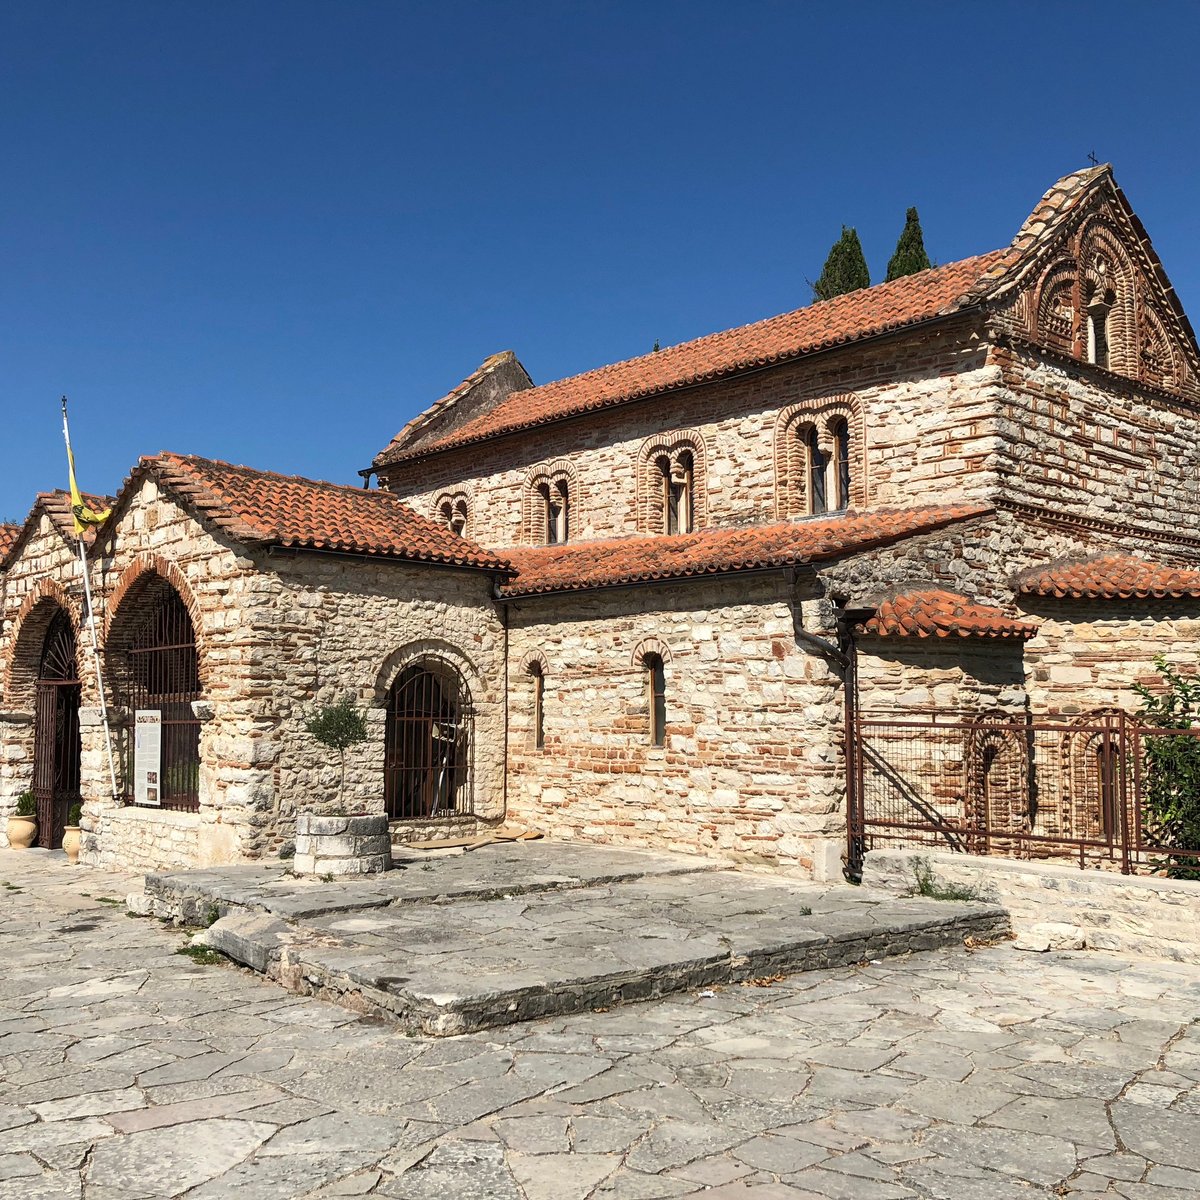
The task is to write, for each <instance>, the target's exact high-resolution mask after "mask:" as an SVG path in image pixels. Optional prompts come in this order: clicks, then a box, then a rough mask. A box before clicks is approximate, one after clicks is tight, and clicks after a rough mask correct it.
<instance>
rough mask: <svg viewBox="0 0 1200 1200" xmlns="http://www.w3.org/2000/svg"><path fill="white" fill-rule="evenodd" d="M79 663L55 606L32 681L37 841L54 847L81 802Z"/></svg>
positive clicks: (69, 627)
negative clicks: (35, 674)
mask: <svg viewBox="0 0 1200 1200" xmlns="http://www.w3.org/2000/svg"><path fill="white" fill-rule="evenodd" d="M79 694H80V692H79V665H78V663H77V661H76V657H75V630H74V628H73V627H72V625H71V619H70V617H68V616H67V614H66V613H65V612H64V611H63V610H62V609H61V608H59V609H57V611H56V612H55V614H54V616H53V617H52V618H51V619H50V625H49V627H48V628H47V630H46V636H45V638H44V639H43V641H42V654H41V659H40V662H39V664H38V675H37V679H36V680H35V682H34V713H35V716H34V731H33V794H34V796H35V797H36V799H37V822H38V845H39V846H43V847H45V849H47V850H56V849H57V848H58V847H59V846H61V845H62V839H63V829H64V828H65V827H66V824H67V814H68V811H69V810H70V808H71V805H73V804H78V803H79V755H80V745H79Z"/></svg>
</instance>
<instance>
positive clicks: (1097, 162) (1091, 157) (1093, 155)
mask: <svg viewBox="0 0 1200 1200" xmlns="http://www.w3.org/2000/svg"><path fill="white" fill-rule="evenodd" d="M1088 162H1090V163H1091V164H1092V166H1093V167H1098V166H1099V165H1100V160H1099V159H1098V158H1097V157H1096V152H1095V150H1092V151H1091V152H1090V153H1089V154H1088Z"/></svg>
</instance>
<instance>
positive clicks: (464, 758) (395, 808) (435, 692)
mask: <svg viewBox="0 0 1200 1200" xmlns="http://www.w3.org/2000/svg"><path fill="white" fill-rule="evenodd" d="M384 740H385V760H384V798H385V803H386V805H387V813H388V818H389V819H390V820H393V821H420V820H433V819H437V818H444V817H453V816H457V815H461V814H464V813H469V812H470V811H471V796H470V754H471V715H470V707H469V704H468V698H467V694H466V688H465V687H464V685H463V683H462V680H461V679H460V678H459V676H458V672H457V671H455V670H454V669H453V668H452V667H450V666H449V665H448V664H446V663H442V662H437V661H433V660H424V661H422V662H418V663H414V664H412V665H411V666H409V667H407V668H405V669H404V670H403V671H401V672H400V674H399V675H398V676H397V677H396V680H395V682H394V683H393V684H392V686H391V689H390V691H389V692H388V701H387V720H386V728H385V735H384Z"/></svg>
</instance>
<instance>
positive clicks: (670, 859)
mask: <svg viewBox="0 0 1200 1200" xmlns="http://www.w3.org/2000/svg"><path fill="white" fill-rule="evenodd" d="M719 868H720V864H719V863H714V862H711V861H709V860H705V859H700V858H695V857H691V856H688V855H683V854H657V853H651V852H649V851H641V850H617V849H610V848H608V847H603V846H588V845H581V844H576V843H572V842H551V841H548V840H547V841H537V842H499V843H495V844H492V845H488V846H485V847H483V848H482V849H479V850H474V851H472V852H471V853H469V854H462V855H457V856H454V857H440V856H439V857H438V858H437V859H435V860H426V861H421V862H398V863H396V864H395V867H394V869H393V870H391V871H387V872H384V873H383V874H381V875H377V876H372V877H370V878H365V879H351V880H337V881H332V882H328V883H326V882H323V881H321V880H319V879H298V878H296V877H295V876H294V875H293V874H292V873H291V872H290V870H289V868H288V865H287V864H286V863H283V862H281V863H272V864H269V865H260V864H257V863H246V864H236V865H233V866H226V867H219V868H214V869H211V870H203V871H175V872H159V873H151V874H149V875H147V876H146V884H145V892H146V895H147V896H149V897H150V898H151V901H152V904H151V907H152V910H153V912H154V914H155V915H156V916H160V917H170V918H172V919H174V920H177V921H180V922H182V923H184V924H204V923H207V921H205V920H204V919H203V918H204V917H205V916H206V914H208V913H209V912H210V910H211V908H212V907H213V906H214V905H215V906H216V907H217V908H218V909H219V910H220V911H221V912H222V913H224V912H225V910H226V909H228V908H230V907H239V908H248V909H253V910H256V911H260V912H269V913H273V914H274V915H276V916H279V917H283V918H285V919H288V920H295V919H298V918H301V917H309V916H317V915H320V914H323V913H329V912H336V911H345V912H353V911H357V910H360V909H368V908H385V907H387V906H388V905H393V904H401V905H411V904H426V903H440V902H444V901H447V900H454V899H459V898H464V897H475V898H478V899H487V898H489V897H494V896H504V895H517V894H523V893H526V892H539V891H550V890H554V889H560V888H577V887H584V886H587V885H588V884H596V883H614V882H618V881H620V880H626V879H641V878H645V877H655V876H660V875H694V874H701V873H704V872H709V871H715V870H719Z"/></svg>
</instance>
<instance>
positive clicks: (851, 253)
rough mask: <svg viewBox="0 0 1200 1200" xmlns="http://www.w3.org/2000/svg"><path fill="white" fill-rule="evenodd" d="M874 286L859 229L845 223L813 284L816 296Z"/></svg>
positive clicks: (843, 292) (855, 290)
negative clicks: (859, 238)
mask: <svg viewBox="0 0 1200 1200" xmlns="http://www.w3.org/2000/svg"><path fill="white" fill-rule="evenodd" d="M870 286H871V273H870V272H869V271H868V270H867V260H866V258H865V256H864V255H863V249H862V243H861V242H860V241H859V240H858V231H857V230H856V229H847V228H846V226H845V225H843V226H842V236H841V237H840V238H838V240H837V241H836V242H834V243H833V248H832V249H831V250H830V251H829V257H828V258H827V259H826V260H825V266H824V267H823V268H822V269H821V277H820V278H819V279H818V280H817V282H816V283H814V284H813V285H812V290H813V296H814V298H815V299H817V300H832V299H833V297H834V296H844V295H845V294H846V293H847V292H857V291H858V290H859V288H865V287H870Z"/></svg>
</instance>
